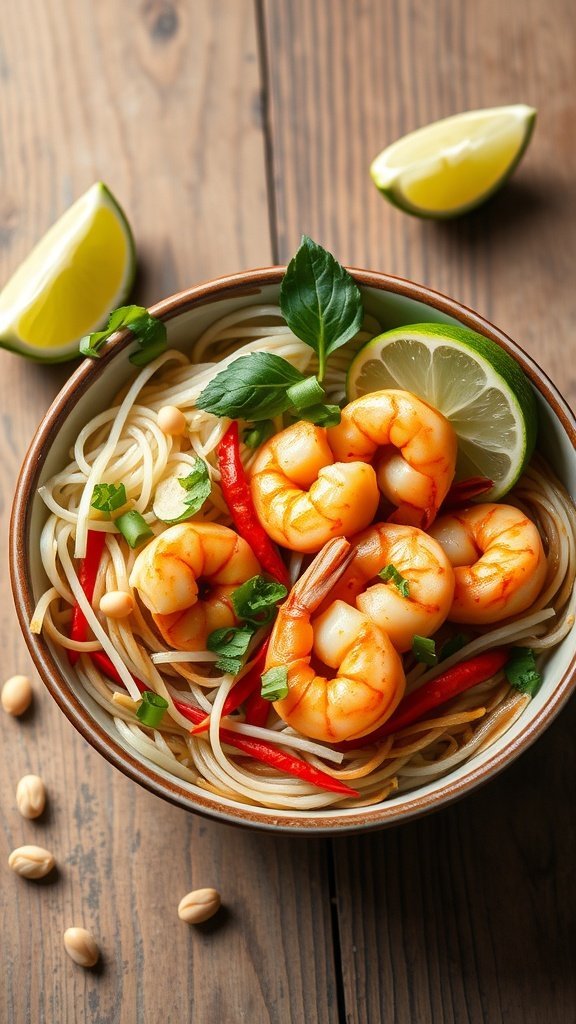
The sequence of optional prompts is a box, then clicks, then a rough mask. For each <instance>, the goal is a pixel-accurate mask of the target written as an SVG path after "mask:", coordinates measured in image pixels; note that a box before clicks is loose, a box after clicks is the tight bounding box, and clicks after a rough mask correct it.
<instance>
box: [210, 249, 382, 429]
mask: <svg viewBox="0 0 576 1024" xmlns="http://www.w3.org/2000/svg"><path fill="white" fill-rule="evenodd" d="M280 307H281V309H282V313H283V315H284V317H285V319H286V323H287V324H288V326H289V328H290V329H291V330H292V331H293V332H294V334H296V336H297V337H298V338H300V339H301V340H302V341H304V342H305V343H306V344H307V345H309V346H310V348H312V349H314V351H315V352H316V354H317V356H318V376H317V377H314V376H308V377H305V376H304V374H302V373H300V372H299V371H298V370H297V369H296V368H295V367H294V366H292V364H291V363H289V362H288V361H287V360H286V359H282V358H281V356H277V355H274V353H271V352H251V353H250V355H247V356H240V357H239V358H238V359H235V360H234V361H233V362H232V363H230V364H229V365H228V366H227V367H226V368H225V369H224V370H221V371H220V373H218V374H216V377H214V378H213V380H211V381H210V383H209V384H208V385H207V386H206V387H205V388H204V391H203V392H202V393H201V395H200V396H199V398H198V400H197V403H196V404H197V407H198V408H199V409H204V410H205V411H206V412H211V413H213V415H215V416H230V417H231V418H232V419H249V420H255V421H260V420H266V419H270V418H271V417H273V416H279V415H281V414H282V413H285V412H292V413H294V414H295V415H297V416H298V418H299V419H303V420H309V421H310V422H312V423H317V424H321V425H322V426H334V425H336V424H337V423H338V422H339V421H340V409H339V408H338V406H337V405H329V404H326V403H325V399H326V393H325V391H324V388H323V387H322V384H321V381H322V379H323V377H324V373H325V370H326V360H327V358H328V356H329V355H330V353H331V352H334V351H335V350H336V349H337V348H339V347H340V346H341V345H344V344H345V343H346V342H347V341H349V340H350V338H352V337H353V336H354V335H355V334H356V333H357V332H358V330H359V329H360V326H361V324H362V317H363V308H362V298H361V295H360V290H359V288H358V286H357V285H356V283H355V282H354V280H353V279H352V277H351V276H350V274H349V273H348V271H347V270H345V269H344V267H342V266H340V264H339V263H338V262H337V261H336V260H335V259H334V257H333V256H332V255H331V254H330V253H329V252H327V251H326V250H325V249H323V248H322V246H321V245H318V244H317V243H316V242H313V241H312V239H311V238H308V237H307V236H306V235H305V236H304V237H303V239H302V243H301V245H300V248H299V249H298V252H297V253H296V255H295V256H294V257H293V259H292V260H291V261H290V263H289V264H288V267H287V269H286V273H285V275H284V278H283V281H282V285H281V290H280Z"/></svg>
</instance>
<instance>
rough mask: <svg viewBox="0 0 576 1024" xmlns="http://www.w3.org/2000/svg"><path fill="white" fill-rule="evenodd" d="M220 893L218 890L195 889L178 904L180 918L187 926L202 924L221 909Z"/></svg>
mask: <svg viewBox="0 0 576 1024" xmlns="http://www.w3.org/2000/svg"><path fill="white" fill-rule="evenodd" d="M220 902H221V900H220V893H219V892H217V891H216V889H194V891H193V892H189V893H188V894H187V895H186V896H183V897H182V899H181V900H180V903H179V904H178V917H179V918H180V920H181V921H186V923H187V924H201V922H202V921H207V920H208V918H209V917H213V916H214V914H215V913H216V912H217V911H218V910H219V909H220Z"/></svg>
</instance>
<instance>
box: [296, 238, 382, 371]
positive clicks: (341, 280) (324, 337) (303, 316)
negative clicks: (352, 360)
mask: <svg viewBox="0 0 576 1024" xmlns="http://www.w3.org/2000/svg"><path fill="white" fill-rule="evenodd" d="M280 308H281V309H282V313H283V315H284V318H285V320H286V323H287V324H288V326H289V328H290V330H291V331H292V332H293V333H294V334H295V335H296V337H298V338H301V340H302V341H304V342H306V344H307V345H310V347H311V348H313V349H314V351H315V352H316V353H317V354H318V363H319V372H318V379H319V380H322V379H323V377H324V371H325V367H326V357H327V356H328V355H329V354H330V352H334V350H335V349H337V348H339V347H340V346H341V345H344V344H345V343H346V342H347V341H349V340H350V338H353V337H354V335H355V334H357V332H358V331H359V330H360V326H361V324H362V318H363V309H362V297H361V295H360V289H359V288H358V286H357V285H356V283H355V282H354V281H353V279H352V277H351V276H350V274H349V273H348V271H347V270H345V269H344V267H342V266H341V265H340V264H339V263H338V261H337V260H335V259H334V257H333V256H332V255H331V253H329V252H327V251H326V249H323V248H322V246H321V245H318V244H317V243H316V242H313V241H312V239H311V238H308V236H307V235H303V237H302V242H301V244H300V248H299V249H298V252H297V253H296V255H295V256H294V257H293V258H292V259H291V260H290V263H289V264H288V267H287V269H286V273H285V275H284V278H283V280H282V285H281V288H280Z"/></svg>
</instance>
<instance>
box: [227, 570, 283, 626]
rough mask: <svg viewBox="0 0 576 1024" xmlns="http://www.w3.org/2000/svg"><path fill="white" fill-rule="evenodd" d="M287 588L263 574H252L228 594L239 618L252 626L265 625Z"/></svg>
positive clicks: (271, 617) (270, 619) (274, 612)
mask: <svg viewBox="0 0 576 1024" xmlns="http://www.w3.org/2000/svg"><path fill="white" fill-rule="evenodd" d="M287 593H288V590H287V588H286V587H285V586H284V584H282V583H276V581H275V580H267V579H265V577H264V576H252V577H251V579H249V580H246V582H245V583H243V584H242V585H241V586H240V587H237V589H236V590H234V591H232V594H231V595H230V597H231V601H232V604H233V606H234V611H235V612H236V615H237V616H238V618H239V619H243V620H244V622H248V623H250V625H252V626H267V625H268V624H269V623H270V622H272V619H273V618H274V615H275V614H276V605H277V604H278V601H281V600H282V599H283V598H284V597H286V595H287Z"/></svg>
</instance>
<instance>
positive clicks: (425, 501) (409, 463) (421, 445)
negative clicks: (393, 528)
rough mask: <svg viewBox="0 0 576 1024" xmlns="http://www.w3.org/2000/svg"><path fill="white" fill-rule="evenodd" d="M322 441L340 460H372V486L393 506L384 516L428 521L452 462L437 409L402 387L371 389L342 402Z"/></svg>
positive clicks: (449, 439)
mask: <svg viewBox="0 0 576 1024" xmlns="http://www.w3.org/2000/svg"><path fill="white" fill-rule="evenodd" d="M328 444H329V445H330V447H331V449H332V451H333V452H334V456H335V458H337V459H340V460H341V461H342V462H347V461H348V460H350V459H360V460H362V461H363V462H373V461H374V460H375V467H376V473H377V478H378V486H379V488H380V490H381V491H382V494H383V495H384V496H385V497H386V498H387V499H388V500H389V501H390V502H391V503H392V504H393V505H395V506H396V511H395V512H394V513H393V514H392V515H391V516H390V517H389V521H390V522H393V523H403V524H406V525H408V526H419V527H421V528H422V529H424V530H425V529H427V528H428V526H429V525H430V523H432V522H433V520H434V518H435V517H436V513H437V512H438V509H439V507H440V505H441V504H442V502H443V500H444V498H445V497H446V494H447V492H448V488H449V487H450V484H451V483H452V478H453V476H454V468H455V465H456V449H457V442H456V434H455V433H454V430H453V428H452V427H451V425H450V423H449V422H448V420H447V419H446V418H445V417H444V416H443V415H442V413H440V412H438V411H437V410H436V409H433V408H432V406H430V405H427V403H426V402H423V401H422V400H421V399H420V398H416V396H415V395H411V394H410V393H409V392H408V391H393V390H390V391H375V392H373V393H372V394H369V395H363V396H362V397H361V398H356V399H355V400H354V401H353V402H350V403H349V405H347V406H345V407H344V409H343V410H342V418H341V420H340V423H339V424H338V426H336V427H330V428H329V429H328Z"/></svg>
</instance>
